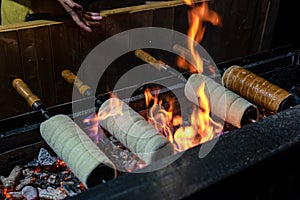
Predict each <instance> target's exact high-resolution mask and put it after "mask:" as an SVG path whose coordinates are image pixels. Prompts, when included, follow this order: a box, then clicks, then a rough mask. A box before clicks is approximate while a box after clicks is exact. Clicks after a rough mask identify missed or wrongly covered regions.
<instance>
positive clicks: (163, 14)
mask: <svg viewBox="0 0 300 200" xmlns="http://www.w3.org/2000/svg"><path fill="white" fill-rule="evenodd" d="M174 12H175V9H174V8H173V7H172V8H161V9H156V10H155V11H154V13H153V26H154V27H163V28H169V29H173V24H174Z"/></svg>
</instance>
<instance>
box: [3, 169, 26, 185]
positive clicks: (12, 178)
mask: <svg viewBox="0 0 300 200" xmlns="http://www.w3.org/2000/svg"><path fill="white" fill-rule="evenodd" d="M22 168H23V166H21V165H17V166H15V168H14V169H13V170H12V171H11V172H10V174H9V176H8V177H7V178H5V177H3V176H0V181H1V182H2V183H3V186H4V187H5V188H6V189H8V190H12V189H13V188H14V186H15V184H16V181H17V180H18V179H19V177H20V175H21V173H22Z"/></svg>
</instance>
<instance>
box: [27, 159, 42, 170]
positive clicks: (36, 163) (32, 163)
mask: <svg viewBox="0 0 300 200" xmlns="http://www.w3.org/2000/svg"><path fill="white" fill-rule="evenodd" d="M37 166H39V162H38V161H37V160H33V161H30V162H29V163H27V165H26V166H25V167H30V168H34V167H37Z"/></svg>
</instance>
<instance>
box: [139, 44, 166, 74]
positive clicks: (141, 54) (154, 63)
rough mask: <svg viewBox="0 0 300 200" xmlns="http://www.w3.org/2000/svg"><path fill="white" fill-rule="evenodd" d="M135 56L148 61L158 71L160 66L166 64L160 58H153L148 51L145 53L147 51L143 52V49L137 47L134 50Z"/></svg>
mask: <svg viewBox="0 0 300 200" xmlns="http://www.w3.org/2000/svg"><path fill="white" fill-rule="evenodd" d="M135 56H136V57H138V58H139V59H141V60H143V61H145V62H146V63H149V64H150V65H152V66H154V67H155V68H156V69H157V70H159V71H161V70H162V67H163V66H164V65H166V64H165V63H164V62H162V61H161V60H157V59H156V58H154V57H153V56H151V55H150V54H149V53H147V52H145V51H143V50H141V49H137V50H136V51H135Z"/></svg>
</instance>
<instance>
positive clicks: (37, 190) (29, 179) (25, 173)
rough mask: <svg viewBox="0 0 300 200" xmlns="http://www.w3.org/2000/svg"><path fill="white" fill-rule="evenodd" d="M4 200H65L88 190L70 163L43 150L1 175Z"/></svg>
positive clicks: (0, 183)
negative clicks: (36, 155)
mask: <svg viewBox="0 0 300 200" xmlns="http://www.w3.org/2000/svg"><path fill="white" fill-rule="evenodd" d="M0 188H1V190H0V194H1V198H0V199H12V200H18V199H22V200H23V199H41V200H44V199H55V200H61V199H65V198H66V197H68V196H74V195H76V194H79V193H81V192H83V191H85V190H86V188H85V187H84V185H83V184H82V183H81V182H80V181H79V180H78V179H77V178H76V176H75V175H74V174H73V173H72V171H71V170H70V169H69V168H68V167H67V166H66V164H65V163H64V162H63V161H62V160H60V159H59V158H58V157H56V156H51V155H50V153H49V152H48V151H47V150H46V149H44V148H41V149H40V151H39V155H38V157H37V158H36V159H34V160H32V161H30V162H29V163H27V164H26V165H17V166H15V168H14V169H13V170H12V171H11V173H10V175H9V176H8V177H3V176H0Z"/></svg>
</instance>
